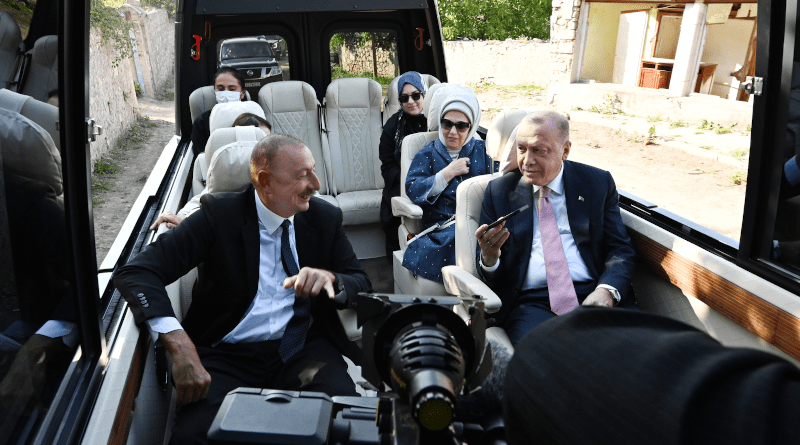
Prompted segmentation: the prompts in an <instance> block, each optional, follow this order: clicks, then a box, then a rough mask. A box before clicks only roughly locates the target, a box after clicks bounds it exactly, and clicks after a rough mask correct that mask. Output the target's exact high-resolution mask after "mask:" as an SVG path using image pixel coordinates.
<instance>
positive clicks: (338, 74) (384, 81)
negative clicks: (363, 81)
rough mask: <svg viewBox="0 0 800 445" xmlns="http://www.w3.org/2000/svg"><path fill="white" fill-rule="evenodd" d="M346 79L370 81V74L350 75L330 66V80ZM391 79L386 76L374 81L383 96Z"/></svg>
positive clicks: (366, 72)
mask: <svg viewBox="0 0 800 445" xmlns="http://www.w3.org/2000/svg"><path fill="white" fill-rule="evenodd" d="M348 77H366V78H367V79H372V73H370V72H368V71H364V72H361V73H351V72H350V71H345V69H344V68H342V67H341V66H332V67H331V80H334V79H346V78H348ZM392 79H393V77H386V76H378V77H376V78H375V79H374V80H375V81H376V82H378V83H379V84H381V89H382V90H383V95H384V96H385V95H386V88H387V87H388V86H389V84H390V83H391V82H392Z"/></svg>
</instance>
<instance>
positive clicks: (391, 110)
mask: <svg viewBox="0 0 800 445" xmlns="http://www.w3.org/2000/svg"><path fill="white" fill-rule="evenodd" d="M420 76H422V82H423V83H424V84H425V86H426V87H427V88H428V91H427V92H426V93H425V96H427V95H428V93H430V88H431V86H433V85H437V84H439V83H440V82H439V79H437V78H435V77H433V76H431V75H430V74H420ZM399 80H400V76H397V77H395V78H394V79H392V81H391V82H390V83H389V86H388V87H387V89H386V99H385V100H384V102H383V123H386V121H387V120H389V117H391V116H392V115H393V114H395V113H397V112H398V111H399V110H400V107H401V106H402V105H401V104H400V99H399V98H398V96H399V95H398V94H397V82H398V81H399ZM423 110H424V111H423V113H425V114H426V115H427V112H426V111H427V108H425V103H423Z"/></svg>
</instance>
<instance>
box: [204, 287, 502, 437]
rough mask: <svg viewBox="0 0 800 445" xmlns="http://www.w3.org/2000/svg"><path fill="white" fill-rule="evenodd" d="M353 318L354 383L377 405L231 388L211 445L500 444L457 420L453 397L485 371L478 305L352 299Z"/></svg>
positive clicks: (488, 432) (369, 296) (436, 299)
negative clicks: (356, 339)
mask: <svg viewBox="0 0 800 445" xmlns="http://www.w3.org/2000/svg"><path fill="white" fill-rule="evenodd" d="M456 309H458V311H459V312H460V315H459V314H458V313H457V312H456ZM357 317H358V325H359V326H360V327H362V345H361V346H362V354H363V357H362V363H361V366H362V377H363V378H364V379H365V380H366V381H367V382H368V383H369V384H370V385H372V386H373V387H374V388H377V389H378V397H338V396H337V397H329V396H327V395H326V394H323V393H313V392H297V391H280V390H271V389H256V388H239V389H237V390H234V391H231V392H230V393H229V394H228V396H227V397H226V398H225V401H224V402H223V404H222V406H221V407H220V410H219V412H218V413H217V416H216V418H215V419H214V422H213V424H212V426H211V429H210V430H209V441H210V443H212V444H218V445H222V444H242V443H269V444H320V445H322V444H341V445H345V444H354V445H355V444H364V445H366V444H379V445H390V444H393V445H412V444H460V443H463V442H466V443H469V444H481V443H504V442H503V441H502V436H503V431H502V421H501V422H500V423H499V425H498V423H497V422H496V421H493V422H492V425H491V426H490V427H489V428H484V427H483V426H481V425H480V424H478V423H464V422H462V421H460V419H459V416H458V415H457V405H458V400H459V397H460V396H463V395H467V394H469V393H472V392H475V391H476V390H478V389H479V388H480V385H481V383H482V382H483V380H484V379H485V378H486V377H487V376H488V375H489V373H490V372H491V370H492V353H491V346H489V345H488V344H487V343H486V339H485V334H486V320H485V318H484V310H483V303H482V302H481V301H479V300H477V299H469V298H460V297H450V296H418V295H396V294H375V293H361V294H359V296H358V301H357ZM380 389H389V390H388V391H380Z"/></svg>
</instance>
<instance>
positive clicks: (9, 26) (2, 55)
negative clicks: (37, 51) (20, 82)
mask: <svg viewBox="0 0 800 445" xmlns="http://www.w3.org/2000/svg"><path fill="white" fill-rule="evenodd" d="M20 44H22V33H21V32H20V30H19V26H18V25H17V21H16V20H14V17H11V15H9V14H8V13H7V12H5V11H0V88H8V87H9V85H10V83H11V80H12V79H13V78H14V75H15V74H16V71H17V70H16V68H17V63H18V61H19V55H20V54H19V49H20Z"/></svg>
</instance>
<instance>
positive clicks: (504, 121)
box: [486, 108, 535, 173]
mask: <svg viewBox="0 0 800 445" xmlns="http://www.w3.org/2000/svg"><path fill="white" fill-rule="evenodd" d="M533 111H535V109H533V108H523V109H519V110H511V111H503V112H502V113H500V114H498V115H497V116H496V117H495V118H494V119H493V120H492V124H491V125H490V126H489V131H488V132H487V133H486V153H487V154H488V155H489V156H491V157H492V159H494V160H499V161H500V168H499V170H498V171H500V172H503V173H505V171H506V170H505V169H506V167H508V168H511V169H514V168H515V167H514V166H516V151H515V150H514V140H515V139H516V138H517V130H518V129H519V124H520V122H522V119H524V118H525V116H527V115H528V114H529V113H531V112H533ZM512 161H513V166H509V163H510V162H512Z"/></svg>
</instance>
